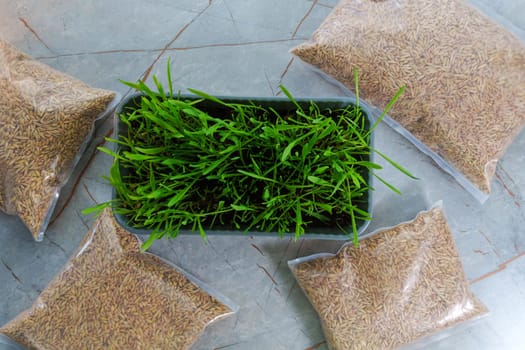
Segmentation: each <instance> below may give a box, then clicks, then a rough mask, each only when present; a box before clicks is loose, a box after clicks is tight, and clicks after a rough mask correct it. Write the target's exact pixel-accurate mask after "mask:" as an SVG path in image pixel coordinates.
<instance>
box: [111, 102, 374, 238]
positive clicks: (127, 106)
mask: <svg viewBox="0 0 525 350" xmlns="http://www.w3.org/2000/svg"><path fill="white" fill-rule="evenodd" d="M143 96H144V95H143V94H134V95H130V96H128V97H127V98H125V99H123V100H122V101H121V103H120V105H119V106H118V107H117V109H116V110H115V127H114V138H115V139H118V137H119V134H120V133H122V134H125V133H127V126H126V125H125V124H124V123H122V122H121V121H120V117H119V115H120V114H122V113H129V111H130V110H132V109H133V108H134V107H136V106H139V105H140V99H141V98H142V97H143ZM216 97H218V98H219V99H221V100H223V101H224V102H227V103H250V102H251V103H253V104H256V105H258V106H261V107H264V108H267V107H272V108H273V109H275V110H276V111H277V112H280V113H281V112H287V111H295V110H296V106H295V105H294V104H293V103H292V102H291V101H290V100H288V98H286V97H231V96H216ZM179 98H180V99H182V100H190V101H193V100H198V99H201V97H198V96H195V95H185V94H184V95H179ZM296 101H297V102H298V103H299V105H301V106H302V107H304V108H307V107H308V106H309V104H310V102H311V101H314V102H315V103H316V104H317V105H318V106H319V108H320V109H321V110H323V109H342V108H346V107H347V106H348V105H349V104H351V105H355V102H356V100H355V99H353V98H347V97H342V98H296ZM198 106H199V108H200V109H202V110H204V111H206V110H210V111H211V110H213V111H215V112H217V109H220V108H221V106H218V105H217V104H216V103H213V102H210V101H207V100H204V101H202V102H199V104H198ZM223 108H224V107H223ZM360 108H361V109H362V111H363V113H364V114H365V115H366V117H367V120H368V125H367V127H370V125H371V124H372V123H371V113H370V111H369V110H368V109H367V108H366V106H363V105H360ZM224 109H225V111H226V108H224ZM373 144H374V133H373V132H372V134H371V136H370V146H372V147H373ZM115 151H116V152H119V151H120V149H119V146H118V145H117V146H116V150H115ZM370 157H371V159H370V161H372V162H373V158H374V155H373V152H372V153H371V154H370ZM121 171H122V172H124V173H125V171H124V170H122V169H121ZM368 183H369V184H370V187H373V175H372V174H371V173H369V174H368ZM112 198H113V199H116V198H117V193H116V191H115V189H113V194H112ZM358 206H359V208H360V209H362V210H366V211H367V212H368V213H369V214H370V216H371V215H372V191H371V190H369V191H368V194H367V198H366V199H365V200H363V201H361V202H360V204H359V205H358ZM114 215H115V217H116V219H117V222H118V223H119V224H120V225H122V227H124V228H125V229H126V230H127V231H129V232H131V233H134V234H139V235H149V234H151V233H152V232H153V231H152V230H148V229H144V228H136V227H133V226H131V225H129V224H128V223H129V219H128V218H127V217H126V216H125V215H122V214H119V213H116V212H115V211H114ZM369 223H370V222H369V221H365V220H358V221H357V223H356V224H357V228H358V231H357V233H358V236H362V234H363V232H364V231H365V230H366V228H367V227H368V224H369ZM205 230H206V235H208V236H213V235H248V236H250V235H251V236H279V233H277V232H261V231H248V232H245V231H236V230H230V229H218V228H214V229H205ZM347 233H348V234H350V235H352V229H351V228H348V231H347ZM178 234H179V235H199V232H198V231H192V230H189V229H181V230H179V233H178ZM348 234H346V233H345V232H343V231H342V230H340V229H339V228H337V227H311V228H308V229H307V230H306V232H305V233H304V234H303V235H301V238H308V239H337V240H347V239H350V238H352V237H351V236H349V235H348ZM283 237H295V233H292V232H290V233H285V234H284V235H283Z"/></svg>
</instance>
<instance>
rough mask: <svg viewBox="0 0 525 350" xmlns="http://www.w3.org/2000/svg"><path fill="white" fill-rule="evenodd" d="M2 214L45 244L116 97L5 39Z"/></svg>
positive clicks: (0, 104)
mask: <svg viewBox="0 0 525 350" xmlns="http://www.w3.org/2000/svg"><path fill="white" fill-rule="evenodd" d="M0 87H1V88H2V93H1V94H0V210H2V211H4V212H6V213H7V214H14V215H18V216H19V217H20V218H21V219H22V221H23V222H24V223H25V225H26V226H27V227H28V228H29V230H30V231H31V233H32V235H33V237H34V238H35V239H37V240H41V239H42V237H43V233H44V231H45V229H46V226H47V224H48V223H49V219H50V216H51V214H52V211H53V208H54V205H55V203H56V199H57V197H58V192H59V189H60V186H62V185H63V184H64V182H65V181H66V180H67V177H68V176H69V174H70V173H71V171H72V170H73V167H74V166H75V160H76V159H77V158H76V157H78V156H79V155H80V153H81V151H82V146H83V145H84V144H85V142H87V141H89V140H87V139H88V136H89V134H90V131H91V130H92V128H93V123H94V121H95V119H96V118H97V117H98V116H100V115H101V114H102V113H103V112H104V111H105V110H106V109H107V108H108V106H109V105H110V103H111V101H112V100H113V98H114V97H115V93H114V92H112V91H107V90H101V89H94V88H92V87H90V86H88V85H86V84H85V83H83V82H81V81H79V80H76V79H74V78H73V77H71V76H68V75H66V74H63V73H61V72H58V71H56V70H54V69H52V68H51V67H49V66H46V65H45V64H42V63H40V62H37V61H36V60H34V59H32V58H31V57H29V56H27V55H25V54H24V53H22V52H20V51H18V50H17V49H16V48H15V47H13V46H12V45H10V44H8V43H7V42H5V41H2V40H0Z"/></svg>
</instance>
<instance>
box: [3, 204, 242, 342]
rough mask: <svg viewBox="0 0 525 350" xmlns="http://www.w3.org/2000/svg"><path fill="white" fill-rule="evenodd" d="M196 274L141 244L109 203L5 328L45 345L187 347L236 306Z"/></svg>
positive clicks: (22, 338)
mask: <svg viewBox="0 0 525 350" xmlns="http://www.w3.org/2000/svg"><path fill="white" fill-rule="evenodd" d="M196 282H197V281H196V280H195V279H194V278H193V277H191V276H189V275H188V274H186V273H184V272H182V271H181V270H179V269H178V268H176V267H174V266H172V265H170V264H168V263H167V262H165V261H164V260H161V259H160V258H158V257H156V256H154V255H152V254H150V253H143V252H141V251H140V242H139V240H138V239H137V238H136V237H135V236H134V235H132V234H130V233H128V232H127V231H125V230H124V229H122V227H121V226H119V225H118V224H117V223H116V221H115V220H114V217H113V215H112V213H111V211H110V209H106V210H105V211H104V212H103V213H102V214H101V216H100V217H99V218H98V219H97V221H96V222H95V223H94V225H93V227H92V229H91V230H90V231H89V232H88V233H87V235H86V236H85V238H84V240H83V242H82V243H81V244H80V246H79V248H78V249H77V251H76V252H75V253H74V255H73V256H72V257H71V259H70V260H69V262H68V263H67V264H66V265H65V266H64V268H63V269H62V271H61V272H60V273H59V274H58V275H57V276H56V277H55V279H54V280H53V281H52V282H51V283H50V284H49V285H48V286H47V287H46V288H45V290H44V291H43V292H42V293H41V294H40V296H39V297H38V299H37V300H36V301H35V303H34V304H33V306H32V307H31V308H30V309H28V310H26V311H25V312H23V313H21V314H20V315H19V316H17V317H16V318H15V319H14V320H12V321H11V322H9V323H8V324H6V325H5V326H4V327H2V328H0V333H2V334H4V335H6V336H8V337H9V338H11V339H12V340H14V341H16V342H18V343H19V344H20V345H22V346H25V347H27V348H28V349H39V350H55V349H64V350H66V349H67V350H70V349H125V350H129V349H148V350H149V349H188V348H189V347H190V346H191V345H192V344H193V343H194V342H195V341H196V340H197V339H198V337H199V336H200V335H201V333H202V332H203V331H204V328H205V327H206V325H208V324H209V323H210V322H212V321H214V320H216V319H217V318H219V317H221V316H225V315H228V314H231V313H232V312H233V307H232V306H227V304H229V302H227V301H224V302H222V301H219V300H218V299H216V298H215V297H213V296H211V295H210V294H208V293H207V292H206V291H205V290H204V289H203V288H206V287H204V286H203V285H202V284H200V283H199V285H200V286H198V285H197V284H196ZM201 287H202V288H201ZM206 290H208V291H209V290H210V289H209V288H206Z"/></svg>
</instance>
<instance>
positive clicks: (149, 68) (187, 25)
mask: <svg viewBox="0 0 525 350" xmlns="http://www.w3.org/2000/svg"><path fill="white" fill-rule="evenodd" d="M212 1H213V0H209V1H208V5H206V7H205V8H203V9H202V10H201V11H200V12H199V13H197V15H196V16H194V17H193V18H192V19H191V20H190V21H189V22H188V23H186V24H185V25H184V26H183V27H182V28H181V29H180V30H179V31H178V32H177V34H175V36H174V37H173V39H171V40H170V42H168V43H167V44H166V45H165V46H164V48H163V49H162V50H161V51H160V53H159V54H158V55H157V57H156V58H155V60H153V63H151V65H150V66H149V67H148V68H147V69H146V71H144V73H143V74H142V77H141V78H140V79H141V80H143V81H146V80H147V79H148V77H149V75H150V74H151V71H152V70H153V67H154V66H155V64H157V62H158V61H159V59H160V58H161V57H162V55H164V53H165V52H166V51H167V50H168V49H169V47H170V46H171V45H172V44H173V43H174V42H175V41H176V40H177V39H178V38H179V37H180V36H181V35H182V34H183V33H184V32H185V31H186V29H188V27H189V26H190V25H191V24H192V23H193V22H195V21H196V20H197V19H198V18H199V17H200V16H201V15H202V14H203V13H204V12H206V10H207V9H208V8H210V6H211V5H212Z"/></svg>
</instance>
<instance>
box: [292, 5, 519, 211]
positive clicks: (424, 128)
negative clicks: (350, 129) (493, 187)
mask: <svg viewBox="0 0 525 350" xmlns="http://www.w3.org/2000/svg"><path fill="white" fill-rule="evenodd" d="M493 17H497V16H490V17H489V16H487V13H482V12H481V11H479V10H478V9H476V8H474V7H473V6H472V5H471V4H468V3H467V2H465V1H463V0H423V1H411V0H383V1H372V0H342V1H340V2H339V4H338V5H337V6H336V7H335V8H334V10H333V11H332V12H331V14H330V15H329V16H328V17H327V18H326V19H325V21H324V22H323V23H322V24H321V26H320V27H319V28H318V29H317V30H316V31H315V33H314V34H313V36H312V38H311V39H310V40H309V41H307V42H306V43H304V44H301V45H299V46H297V47H295V48H294V49H293V50H292V52H293V53H294V54H295V55H297V56H298V57H299V58H301V59H302V60H303V61H305V62H307V63H309V64H311V65H313V66H314V67H316V68H318V69H320V70H321V71H323V72H324V73H325V74H327V75H329V76H331V77H333V78H335V79H336V80H338V81H340V82H341V83H343V84H344V85H345V86H346V87H348V88H349V89H351V90H353V91H354V92H355V89H354V80H353V78H354V76H353V70H354V67H356V68H357V69H358V71H359V95H360V97H361V98H364V99H365V100H366V101H367V102H369V103H370V104H371V105H373V106H375V107H377V109H378V111H380V110H382V109H383V108H384V107H385V106H386V105H387V103H388V102H389V100H390V98H391V97H392V96H393V95H394V94H395V93H396V91H397V90H398V89H399V88H400V87H401V86H403V85H406V91H405V93H404V94H403V95H402V96H401V98H399V100H398V101H397V102H396V104H395V105H394V107H393V108H392V110H391V111H390V113H389V117H390V118H386V119H385V121H386V122H387V123H388V124H389V125H390V126H391V127H393V128H394V130H396V131H397V132H399V133H400V134H401V135H403V136H405V137H406V138H407V139H409V140H410V141H412V142H413V143H414V144H415V145H416V146H417V147H418V148H419V149H420V150H422V151H423V152H425V153H426V154H428V155H429V156H430V157H431V158H432V159H433V160H434V161H435V162H436V163H437V164H438V165H439V166H440V167H441V168H442V169H443V170H445V171H446V172H448V173H450V174H451V175H452V176H453V177H454V178H455V179H456V180H457V181H458V183H460V184H461V185H462V186H463V187H464V188H466V189H467V190H468V191H469V192H470V193H471V194H472V195H474V196H475V197H476V198H477V199H478V200H479V201H480V202H483V201H485V200H486V199H487V197H488V195H489V193H490V184H491V181H492V179H493V177H494V173H495V170H496V164H497V162H498V160H499V159H500V158H501V156H502V155H503V153H504V152H505V150H506V149H507V146H508V145H509V144H510V143H511V142H512V140H513V139H514V138H515V136H517V134H518V133H519V132H520V130H521V129H522V127H523V125H524V124H525V69H524V67H525V45H524V44H523V42H522V41H520V39H519V38H518V37H517V36H515V35H514V34H515V33H516V31H514V30H513V32H511V31H509V30H507V28H510V27H511V26H507V25H506V26H505V27H503V26H501V25H500V23H498V22H499V21H497V20H496V19H495V18H493Z"/></svg>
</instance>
